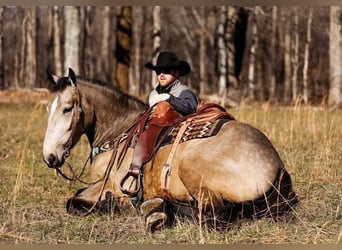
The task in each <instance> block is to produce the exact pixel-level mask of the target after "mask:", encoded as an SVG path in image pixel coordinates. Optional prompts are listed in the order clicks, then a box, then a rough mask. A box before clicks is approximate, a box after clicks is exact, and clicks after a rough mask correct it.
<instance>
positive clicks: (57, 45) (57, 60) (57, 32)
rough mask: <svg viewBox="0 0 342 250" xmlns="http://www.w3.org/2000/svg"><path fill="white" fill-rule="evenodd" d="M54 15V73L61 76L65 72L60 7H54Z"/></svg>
mask: <svg viewBox="0 0 342 250" xmlns="http://www.w3.org/2000/svg"><path fill="white" fill-rule="evenodd" d="M52 11H53V12H52V13H53V14H52V16H53V42H52V43H53V55H54V66H55V68H54V71H55V74H57V75H59V76H61V75H62V74H63V73H64V72H62V69H63V60H62V47H61V41H62V39H61V28H60V27H61V26H62V25H61V21H62V18H61V13H60V11H61V10H60V7H58V6H54V7H53V10H52Z"/></svg>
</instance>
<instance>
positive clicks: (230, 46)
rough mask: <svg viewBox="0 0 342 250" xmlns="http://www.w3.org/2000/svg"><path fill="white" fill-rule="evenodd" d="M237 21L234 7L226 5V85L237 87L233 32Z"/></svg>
mask: <svg viewBox="0 0 342 250" xmlns="http://www.w3.org/2000/svg"><path fill="white" fill-rule="evenodd" d="M237 21H238V16H237V11H236V7H234V6H228V24H227V29H226V34H225V37H226V44H227V59H228V86H227V87H233V88H235V89H237V88H238V81H237V78H236V75H235V44H234V32H235V26H236V22H237Z"/></svg>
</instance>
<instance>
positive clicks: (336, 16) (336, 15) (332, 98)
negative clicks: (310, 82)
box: [328, 6, 342, 106]
mask: <svg viewBox="0 0 342 250" xmlns="http://www.w3.org/2000/svg"><path fill="white" fill-rule="evenodd" d="M329 38H330V39H329V62H330V71H329V73H330V88H329V99H328V104H329V105H330V106H334V105H338V104H339V103H340V102H341V67H342V63H341V7H340V6H331V7H330V36H329Z"/></svg>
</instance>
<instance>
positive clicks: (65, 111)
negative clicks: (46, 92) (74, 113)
mask: <svg viewBox="0 0 342 250" xmlns="http://www.w3.org/2000/svg"><path fill="white" fill-rule="evenodd" d="M71 110H72V107H68V108H65V109H63V114H66V113H69V112H71Z"/></svg>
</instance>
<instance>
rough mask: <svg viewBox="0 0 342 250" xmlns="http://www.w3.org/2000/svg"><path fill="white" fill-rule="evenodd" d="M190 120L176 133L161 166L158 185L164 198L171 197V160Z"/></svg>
mask: <svg viewBox="0 0 342 250" xmlns="http://www.w3.org/2000/svg"><path fill="white" fill-rule="evenodd" d="M191 122H192V119H191V120H190V119H189V120H186V121H185V122H184V124H183V125H182V126H181V128H180V129H179V131H178V134H177V137H176V139H175V141H174V142H173V144H172V147H171V150H170V153H169V156H168V158H167V161H166V163H165V164H164V166H163V169H162V172H161V175H160V185H161V189H162V190H163V191H164V194H165V196H166V198H168V199H172V195H171V192H170V180H169V178H170V177H169V176H170V174H171V168H172V159H173V157H174V155H175V153H176V151H177V147H178V145H179V143H180V140H181V139H182V136H183V134H184V132H185V130H186V128H187V127H188V126H189V124H191Z"/></svg>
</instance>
